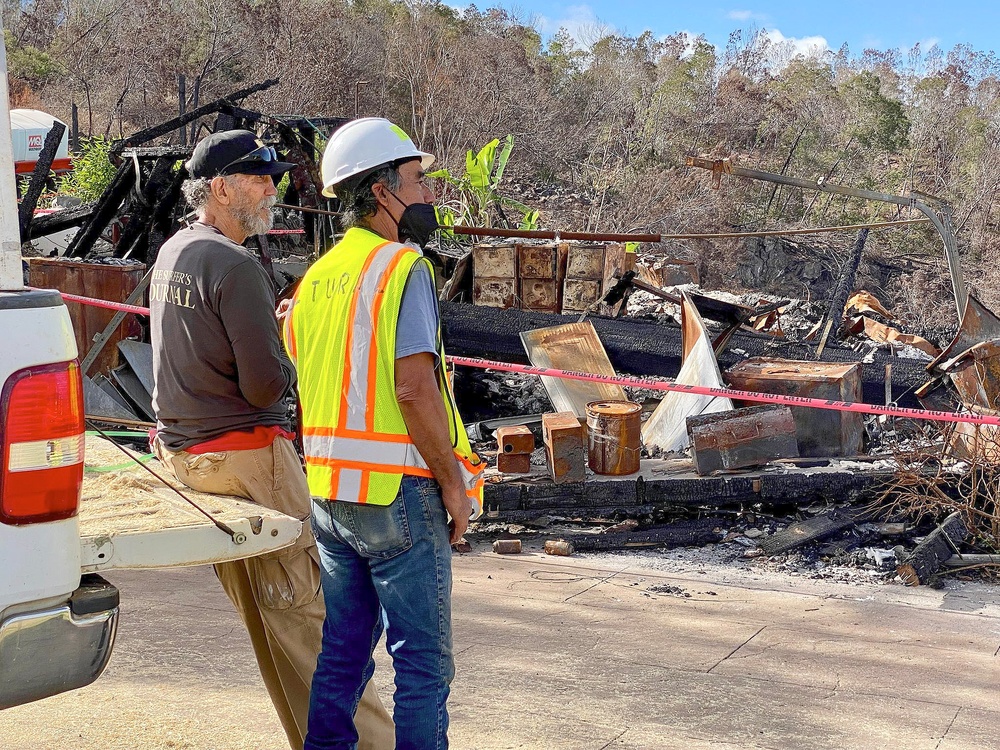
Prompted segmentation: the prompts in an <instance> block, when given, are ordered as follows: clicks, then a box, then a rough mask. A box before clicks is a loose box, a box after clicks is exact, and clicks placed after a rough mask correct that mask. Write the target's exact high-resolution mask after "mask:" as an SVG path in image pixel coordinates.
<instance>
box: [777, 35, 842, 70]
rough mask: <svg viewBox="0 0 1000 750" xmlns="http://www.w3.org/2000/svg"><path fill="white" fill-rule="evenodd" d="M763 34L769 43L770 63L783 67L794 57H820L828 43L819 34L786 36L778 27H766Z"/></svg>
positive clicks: (827, 47) (828, 47)
mask: <svg viewBox="0 0 1000 750" xmlns="http://www.w3.org/2000/svg"><path fill="white" fill-rule="evenodd" d="M763 34H764V36H765V37H767V40H768V41H769V42H770V43H771V49H770V55H769V56H770V57H771V64H772V65H773V66H776V67H779V68H780V67H784V66H785V65H787V64H788V63H789V62H791V60H792V59H793V58H796V57H800V56H801V57H813V58H815V57H822V56H823V55H825V54H826V53H827V52H829V51H830V44H829V42H827V41H826V39H825V38H824V37H821V36H803V37H786V36H785V35H784V34H782V33H781V32H780V31H778V29H766V30H765V31H764V32H763Z"/></svg>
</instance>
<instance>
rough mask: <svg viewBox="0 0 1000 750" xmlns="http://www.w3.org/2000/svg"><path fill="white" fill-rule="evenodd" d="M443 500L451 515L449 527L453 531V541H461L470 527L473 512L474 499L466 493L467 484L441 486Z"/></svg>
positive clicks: (453, 542)
mask: <svg viewBox="0 0 1000 750" xmlns="http://www.w3.org/2000/svg"><path fill="white" fill-rule="evenodd" d="M441 500H442V501H443V502H444V507H445V510H447V511H448V514H449V515H450V516H451V521H450V522H449V523H448V529H449V530H450V531H451V543H452V544H455V542H457V541H459V540H460V539H461V538H462V536H463V535H464V534H465V531H466V529H468V528H469V516H470V515H471V514H472V501H471V500H470V499H469V496H468V495H466V494H465V486H464V485H461V484H460V485H458V486H451V487H449V488H448V489H445V488H444V487H442V488H441Z"/></svg>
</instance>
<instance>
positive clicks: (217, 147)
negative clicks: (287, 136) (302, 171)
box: [185, 130, 295, 179]
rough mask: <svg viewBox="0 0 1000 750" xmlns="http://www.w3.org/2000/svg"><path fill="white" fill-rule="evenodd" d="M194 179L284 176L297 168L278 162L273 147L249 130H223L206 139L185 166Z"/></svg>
mask: <svg viewBox="0 0 1000 750" xmlns="http://www.w3.org/2000/svg"><path fill="white" fill-rule="evenodd" d="M185 166H186V167H187V170H188V174H190V175H191V176H192V177H195V178H200V177H204V178H208V179H211V178H212V177H218V176H219V175H231V174H269V175H279V174H284V173H285V172H287V171H288V170H290V169H292V168H293V167H294V166H295V165H294V164H292V163H290V162H287V161H279V160H278V152H277V151H275V150H274V146H268V145H266V144H265V143H264V142H263V141H262V140H260V138H258V137H257V136H256V135H254V134H253V133H251V132H250V131H249V130H223V131H221V132H219V133H212V134H211V135H210V136H208V137H207V138H204V139H203V140H202V141H201V142H200V143H199V144H198V145H197V146H195V149H194V153H193V154H191V158H190V159H188V160H187V163H186V164H185Z"/></svg>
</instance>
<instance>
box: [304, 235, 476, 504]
mask: <svg viewBox="0 0 1000 750" xmlns="http://www.w3.org/2000/svg"><path fill="white" fill-rule="evenodd" d="M416 263H426V264H427V266H428V268H430V270H431V278H432V279H433V273H434V272H433V267H431V265H430V262H429V261H428V260H427V259H426V258H424V257H423V256H422V255H421V254H420V252H419V251H418V250H416V249H415V248H413V247H411V246H408V245H402V244H400V243H398V242H389V241H387V240H385V239H383V238H382V237H379V236H378V235H377V234H374V233H373V232H370V231H368V230H366V229H361V228H358V227H355V228H352V229H349V230H348V231H347V234H346V235H345V236H344V239H343V240H341V241H340V242H339V243H337V245H336V246H334V248H333V249H332V250H331V251H330V252H328V253H326V255H324V256H323V257H322V258H320V259H319V260H318V261H316V263H314V264H313V266H312V267H311V268H310V269H309V271H308V272H307V273H306V275H305V276H304V277H303V279H302V281H301V282H300V284H299V287H298V290H297V291H296V293H295V297H294V300H293V304H292V309H291V312H290V314H289V315H288V316H286V318H285V346H286V348H287V349H288V354H289V356H290V357H291V358H292V361H293V362H295V364H296V368H297V369H298V379H299V385H298V387H299V399H300V403H301V406H302V443H303V448H304V450H305V459H306V474H307V477H308V481H309V492H310V493H311V494H312V495H313V496H314V497H321V498H326V499H328V500H340V501H345V502H352V503H369V504H371V505H389V504H390V503H392V501H393V500H394V499H395V498H396V496H397V495H398V493H399V485H400V481H401V480H402V478H403V475H404V474H410V475H415V476H423V477H433V474H432V473H431V471H430V469H429V468H428V467H427V464H426V462H425V461H424V460H423V457H421V455H420V453H419V451H417V448H416V446H415V445H414V444H413V440H412V439H411V438H410V435H409V433H408V431H407V429H406V423H405V422H404V421H403V414H402V412H401V411H400V409H399V404H398V402H397V401H396V377H395V361H396V320H397V319H398V317H399V309H400V305H401V304H402V301H403V290H404V289H405V287H406V281H407V279H408V278H409V276H410V271H411V270H412V268H413V266H414V265H415V264H416ZM437 346H438V354H439V356H440V366H439V368H438V380H439V385H440V389H441V395H442V399H443V400H444V405H445V411H446V413H447V414H448V429H449V433H450V436H451V444H452V447H453V449H454V451H455V458H456V459H457V460H458V461H459V465H460V466H461V468H462V473H463V476H464V478H465V480H466V492H467V494H468V496H469V497H470V499H472V500H473V506H474V509H473V514H472V517H473V518H476V517H478V516H479V515H480V514H481V513H482V502H483V479H482V471H483V468H484V464H483V463H482V462H481V461H480V460H479V457H478V456H477V455H476V454H475V453H473V452H472V448H471V446H470V445H469V438H468V436H467V434H466V432H465V428H464V426H463V424H462V420H461V417H460V416H459V414H458V409H457V408H456V406H455V396H454V394H453V392H452V390H451V385H450V383H449V382H448V378H447V377H446V375H445V370H444V361H445V360H444V348H443V346H442V344H441V329H440V326H439V327H438V341H437Z"/></svg>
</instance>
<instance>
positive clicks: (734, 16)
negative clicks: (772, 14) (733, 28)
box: [726, 10, 767, 21]
mask: <svg viewBox="0 0 1000 750" xmlns="http://www.w3.org/2000/svg"><path fill="white" fill-rule="evenodd" d="M726 18H728V19H729V20H730V21H766V20H767V16H765V15H764V14H763V13H755V12H754V11H752V10H731V11H729V12H728V13H726Z"/></svg>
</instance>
